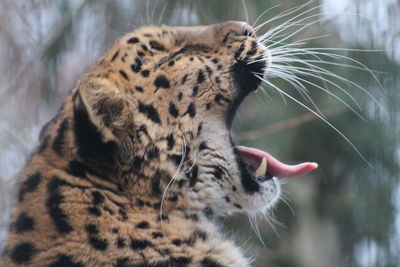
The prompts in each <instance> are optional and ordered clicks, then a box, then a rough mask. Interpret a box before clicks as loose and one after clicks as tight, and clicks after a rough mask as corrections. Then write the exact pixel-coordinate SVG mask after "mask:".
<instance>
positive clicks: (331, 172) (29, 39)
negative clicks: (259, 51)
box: [0, 0, 400, 267]
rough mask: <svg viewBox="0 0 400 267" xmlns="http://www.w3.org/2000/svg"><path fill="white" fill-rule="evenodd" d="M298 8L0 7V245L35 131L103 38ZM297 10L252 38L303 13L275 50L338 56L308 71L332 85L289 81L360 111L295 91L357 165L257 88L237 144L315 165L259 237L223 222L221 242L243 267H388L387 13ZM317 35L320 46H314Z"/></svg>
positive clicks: (392, 212)
mask: <svg viewBox="0 0 400 267" xmlns="http://www.w3.org/2000/svg"><path fill="white" fill-rule="evenodd" d="M305 3H306V1H300V0H279V1H272V0H271V1H269V0H246V1H241V0H219V1H212V0H203V1H194V0H192V1H189V0H186V1H185V0H182V1H178V0H176V1H173V0H171V1H170V0H168V1H166V0H158V1H157V0H150V1H141V0H140V1H139V0H117V1H111V0H110V1H106V0H104V1H94V0H31V1H13V0H3V1H1V2H0V61H1V63H0V229H1V231H0V248H1V243H2V241H3V240H4V238H5V234H6V226H7V219H8V216H9V212H10V206H11V203H12V199H13V195H14V192H15V181H16V177H17V175H18V171H19V170H20V169H21V168H22V167H23V164H24V162H25V159H26V158H27V156H28V155H29V153H30V151H31V150H32V149H33V147H34V145H35V144H36V143H37V140H38V133H39V131H40V128H41V126H42V125H43V124H44V123H45V122H47V121H48V120H49V119H50V118H51V117H52V116H53V115H54V114H55V113H56V111H57V109H58V108H59V106H60V105H61V103H62V101H63V99H64V97H65V95H66V94H67V92H68V91H69V90H70V89H71V88H72V87H73V86H74V85H75V83H76V81H77V79H78V78H79V76H81V75H82V74H83V73H84V72H85V71H86V70H87V68H88V67H89V66H90V65H91V64H93V63H94V62H95V60H96V58H97V57H98V56H100V55H101V54H102V53H103V52H104V51H105V50H106V49H107V47H109V46H110V45H111V44H112V43H113V41H115V39H116V38H118V37H119V36H121V35H122V34H124V33H125V32H129V31H133V30H134V29H135V28H137V27H139V26H140V25H145V24H149V23H153V24H163V23H164V24H170V25H198V24H212V23H217V22H222V21H225V20H247V21H248V22H249V23H250V24H252V23H254V22H255V21H256V19H257V17H259V16H260V15H261V14H262V13H263V12H264V11H267V10H268V9H269V8H272V7H274V8H273V9H271V10H269V11H268V12H266V14H264V15H263V16H262V17H261V18H260V19H259V20H258V21H257V24H256V25H259V24H261V23H263V22H266V21H268V20H269V19H271V18H273V17H274V16H277V15H278V14H280V13H281V12H284V11H287V10H291V8H293V7H296V6H299V5H302V4H305ZM307 3H308V5H307V6H305V7H304V8H303V9H301V11H298V12H296V13H294V14H292V15H290V16H288V17H285V18H281V19H275V20H273V21H271V22H269V23H267V24H266V25H265V26H264V27H262V28H260V30H259V32H258V33H259V35H262V33H264V32H265V31H267V30H269V29H271V28H273V27H277V26H278V25H280V24H282V23H284V22H285V21H287V20H288V19H290V18H291V17H294V16H296V15H298V14H300V13H302V12H304V11H307V10H308V11H309V12H307V13H305V14H303V15H302V16H300V17H303V18H304V17H307V16H312V17H311V18H309V19H308V20H307V22H311V24H310V25H309V26H308V27H306V28H305V29H304V30H302V31H301V32H299V33H297V34H295V35H293V36H292V37H291V38H290V39H288V40H286V42H288V43H290V42H295V41H299V40H303V39H307V40H308V41H307V42H306V44H304V45H303V46H302V47H305V48H307V47H308V48H310V47H312V48H318V49H320V50H316V51H321V52H322V51H324V52H327V53H334V54H337V55H340V56H339V57H323V56H321V60H325V61H328V62H331V63H333V64H327V63H320V64H317V65H318V66H320V67H323V68H325V69H326V70H327V71H328V72H329V73H335V74H336V75H338V76H339V77H342V78H338V77H334V76H333V75H331V76H329V75H326V76H324V77H326V79H329V81H331V82H332V83H330V82H325V83H324V82H322V81H321V79H318V77H307V76H304V77H302V76H299V77H301V78H302V79H307V80H308V81H311V82H312V83H314V84H315V85H318V86H322V87H324V88H326V89H327V90H329V92H331V93H333V94H335V95H337V96H338V97H341V98H343V99H344V100H345V101H346V102H348V103H349V104H350V106H351V108H352V109H354V110H356V111H357V112H359V113H360V115H361V116H362V117H360V116H358V115H357V114H356V113H355V112H353V111H352V110H351V109H350V108H348V107H346V106H345V105H343V104H342V103H341V102H340V101H338V100H337V99H336V98H335V97H332V96H331V95H330V94H329V93H326V92H323V91H322V90H320V89H319V88H318V87H317V86H312V85H311V84H305V86H306V88H307V89H309V90H310V94H309V95H310V97H311V98H312V100H313V101H314V102H315V104H316V105H317V106H318V108H319V109H320V110H321V111H322V113H323V114H325V116H326V119H327V120H328V121H329V122H330V123H331V124H332V125H334V126H335V127H336V128H337V129H338V130H339V131H340V132H341V133H342V134H343V135H345V136H346V137H347V138H348V139H349V140H350V141H351V142H352V143H353V144H354V147H355V148H356V149H357V150H359V152H360V153H361V155H362V156H360V155H359V154H358V153H357V151H356V150H355V149H354V148H353V147H352V146H351V145H350V144H349V143H348V142H347V141H346V140H345V138H343V136H341V135H340V134H339V133H337V132H336V131H335V130H334V129H332V128H331V127H330V126H329V125H328V124H327V123H325V122H324V121H323V120H321V119H319V118H316V117H315V116H314V115H312V114H311V113H310V112H309V111H308V110H306V109H305V108H303V107H302V106H301V105H299V104H297V103H295V102H294V101H291V100H290V99H288V98H282V97H281V95H280V94H279V93H278V92H277V90H276V89H274V88H272V87H268V86H265V89H262V90H260V91H259V92H258V93H257V94H253V95H252V96H250V97H249V98H248V99H247V100H246V101H245V103H244V104H243V105H242V106H241V109H240V112H239V116H238V118H237V120H236V122H235V135H236V140H237V142H238V143H240V144H243V145H249V146H255V147H258V148H261V149H264V150H268V151H269V152H270V153H271V154H273V155H275V156H277V157H278V158H280V159H281V160H283V161H286V162H289V163H297V162H300V161H316V162H318V163H319V168H318V169H317V170H316V171H314V172H313V173H312V174H310V175H308V176H306V177H303V178H300V179H296V180H288V181H286V184H285V185H284V198H285V202H286V203H285V202H283V201H281V203H280V204H279V205H278V206H277V207H276V209H274V211H273V213H274V214H273V216H272V215H271V216H272V218H273V219H272V221H273V222H272V223H268V222H267V221H266V220H265V219H263V218H259V219H258V220H257V222H258V223H257V225H258V228H259V232H260V235H259V236H260V237H261V240H260V238H259V237H257V234H256V232H257V231H255V230H254V229H253V228H252V226H251V223H250V222H249V219H248V217H247V216H246V215H238V216H234V217H230V218H226V219H223V220H222V223H223V225H224V228H225V231H226V232H227V233H228V234H229V233H231V234H232V235H234V236H235V237H236V236H237V239H238V242H239V243H244V244H245V246H246V247H247V248H249V249H248V252H249V254H251V255H256V257H255V263H254V265H255V266H260V267H261V266H279V267H302V266H304V267H306V266H307V267H308V266H311V267H314V266H315V267H317V266H318V267H325V266H328V267H329V266H360V267H367V266H368V267H369V266H379V267H381V266H400V264H399V263H400V183H399V182H400V181H399V163H400V145H399V144H400V143H399V141H400V140H399V139H400V135H399V133H400V90H398V88H399V87H400V75H399V74H400V2H399V1H398V0H365V1H359V0H340V1H339V0H320V1H309V2H307ZM303 22H304V21H303ZM312 22H314V23H312ZM298 24H299V25H293V27H291V28H290V29H286V30H284V31H283V32H282V34H286V35H289V34H290V33H292V32H295V31H296V29H298V28H299V27H301V26H302V25H304V24H302V23H298ZM296 27H297V28H296ZM318 36H323V37H321V38H315V37H318ZM325 48H329V50H324V49H325ZM345 57H349V58H350V59H345ZM312 59H313V60H316V57H312ZM356 61H357V62H359V63H356ZM344 65H352V66H353V67H346V66H344ZM354 66H355V67H354ZM363 66H366V67H367V68H368V69H370V70H372V71H373V72H372V73H371V72H370V71H366V70H365V68H364V67H363ZM360 68H361V69H360ZM362 68H364V70H362ZM344 79H347V80H349V81H350V82H345V81H344ZM271 82H273V83H274V84H275V85H276V86H277V87H279V88H280V89H282V90H283V91H285V92H286V93H288V94H290V95H292V96H293V97H296V98H297V99H298V100H299V101H302V102H303V103H304V104H306V105H307V106H309V107H310V108H313V105H312V103H311V102H307V101H306V99H303V98H302V97H301V94H299V93H298V92H297V91H296V89H294V88H293V86H291V85H290V84H289V83H287V82H283V81H281V80H279V79H276V78H274V79H271ZM333 83H334V84H337V85H339V87H337V86H334V85H333ZM357 85H358V86H357ZM340 87H341V88H343V89H345V90H346V93H348V94H350V95H351V97H353V98H354V99H355V100H356V102H354V101H353V100H352V99H351V97H349V96H348V95H347V94H346V93H344V92H342V91H341V90H340ZM361 88H362V89H365V91H366V92H367V93H366V92H363V90H361ZM358 105H359V106H360V108H361V109H359V107H358ZM363 157H364V158H365V159H366V161H367V162H366V161H365V160H364V159H363ZM369 165H370V166H369ZM270 221H271V219H270ZM238 229H240V231H238Z"/></svg>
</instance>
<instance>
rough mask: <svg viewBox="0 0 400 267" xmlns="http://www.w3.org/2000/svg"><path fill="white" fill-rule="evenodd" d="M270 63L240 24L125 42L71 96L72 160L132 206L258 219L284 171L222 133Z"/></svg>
mask: <svg viewBox="0 0 400 267" xmlns="http://www.w3.org/2000/svg"><path fill="white" fill-rule="evenodd" d="M270 61H271V60H270V58H269V54H268V51H267V50H266V49H265V48H264V47H263V46H262V45H261V44H259V43H258V42H257V39H256V38H255V34H254V31H253V29H252V28H251V27H250V26H249V25H248V24H246V23H243V22H235V21H230V22H225V23H221V24H216V25H210V26H196V27H167V26H161V27H152V26H151V27H143V28H140V29H138V30H137V31H135V32H133V33H130V34H127V35H126V36H124V37H123V38H121V39H120V40H119V41H117V43H116V44H115V45H114V46H113V47H112V48H111V49H110V50H109V51H108V52H107V53H106V54H105V55H104V56H103V57H102V58H101V59H100V60H99V61H98V63H97V64H96V65H95V66H94V67H93V68H92V70H91V71H89V73H88V74H87V75H86V76H85V77H84V78H82V79H81V81H80V82H79V84H78V86H77V90H76V91H75V93H73V95H72V99H73V103H74V107H73V110H74V119H75V128H74V139H75V143H76V144H77V150H76V154H77V156H78V157H79V158H80V159H81V160H82V161H84V162H85V164H87V165H90V166H91V168H94V169H96V170H97V171H98V172H101V173H103V174H104V176H107V177H110V178H109V179H113V180H114V181H116V182H118V183H119V184H121V187H122V189H123V191H124V192H126V193H127V194H128V195H130V197H131V198H132V199H133V200H134V201H141V202H142V203H143V200H145V202H147V203H153V204H154V205H155V206H158V207H159V206H160V203H161V202H162V205H163V207H164V209H165V210H171V209H177V208H179V209H183V210H187V211H202V212H204V213H206V214H207V215H208V216H211V215H213V214H215V215H224V214H228V213H232V212H235V211H263V210H265V209H267V208H268V207H270V206H272V205H273V204H274V203H275V202H276V201H277V199H278V198H279V195H280V185H279V181H278V179H276V178H275V177H274V176H275V175H277V174H280V173H281V172H284V171H288V170H289V169H288V168H286V167H284V166H283V165H282V164H281V163H280V162H279V161H277V160H275V159H274V158H273V157H272V156H270V155H269V154H267V153H265V152H262V151H260V150H256V149H251V148H246V147H239V146H235V144H234V141H233V138H232V135H231V126H232V121H233V119H234V116H235V113H236V110H237V109H238V106H239V105H240V103H241V102H242V101H243V99H244V98H245V97H246V96H247V95H248V94H250V93H251V92H253V91H255V90H256V89H257V87H258V86H259V85H260V82H261V80H260V79H259V77H258V76H263V74H264V72H265V71H266V70H267V69H268V65H269V64H270ZM268 165H269V166H271V169H269V167H267V166H268ZM302 168H303V169H304V166H303V167H302ZM291 172H292V173H295V172H294V171H293V170H292V171H291ZM298 172H299V171H296V174H297V173H298Z"/></svg>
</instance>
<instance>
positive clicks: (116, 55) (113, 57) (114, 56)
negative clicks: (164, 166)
mask: <svg viewBox="0 0 400 267" xmlns="http://www.w3.org/2000/svg"><path fill="white" fill-rule="evenodd" d="M118 55H119V49H118V50H117V52H115V53H114V55H113V56H112V58H111V62H113V61H114V60H115V59H116V58H117V57H118Z"/></svg>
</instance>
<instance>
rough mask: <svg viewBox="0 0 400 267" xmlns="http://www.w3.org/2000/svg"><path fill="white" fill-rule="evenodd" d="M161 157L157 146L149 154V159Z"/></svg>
mask: <svg viewBox="0 0 400 267" xmlns="http://www.w3.org/2000/svg"><path fill="white" fill-rule="evenodd" d="M159 156H160V150H159V149H158V147H156V146H152V147H151V148H150V149H149V151H148V152H147V158H148V159H155V158H158V157H159Z"/></svg>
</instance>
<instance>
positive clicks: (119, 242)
mask: <svg viewBox="0 0 400 267" xmlns="http://www.w3.org/2000/svg"><path fill="white" fill-rule="evenodd" d="M117 247H118V248H123V247H125V239H124V238H122V237H118V238H117Z"/></svg>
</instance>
